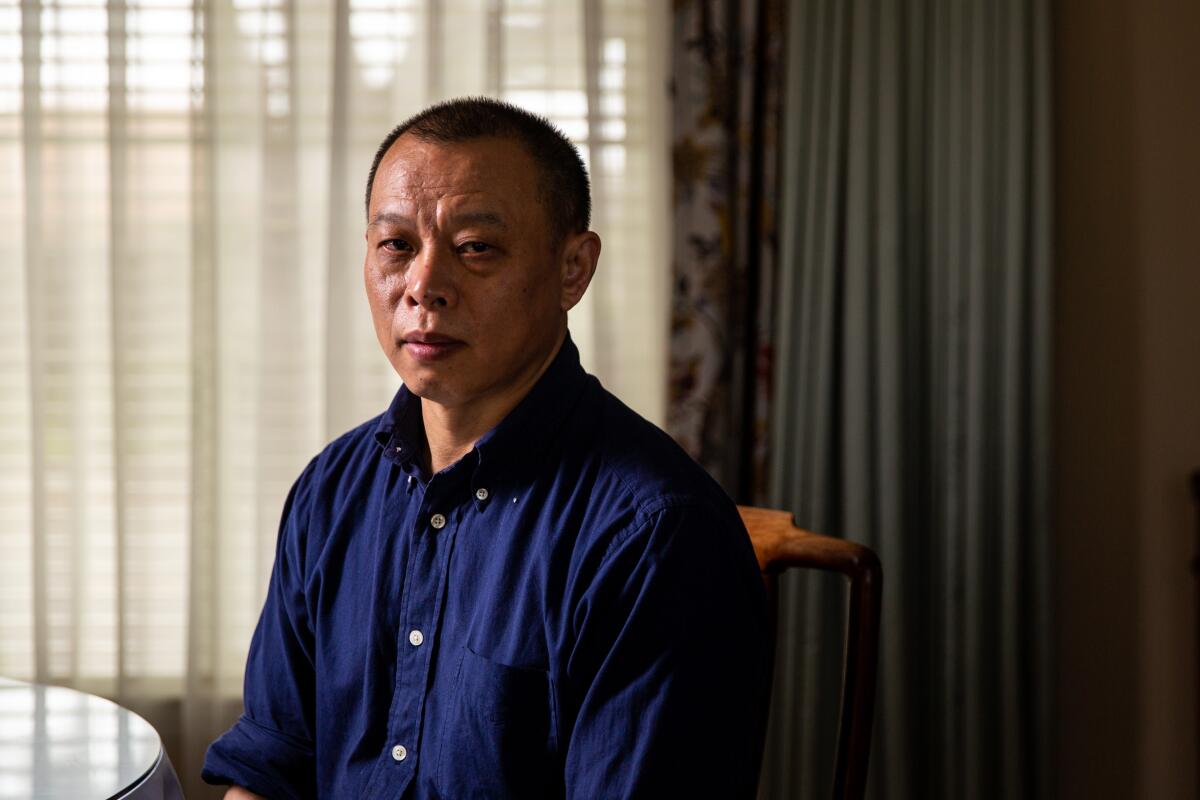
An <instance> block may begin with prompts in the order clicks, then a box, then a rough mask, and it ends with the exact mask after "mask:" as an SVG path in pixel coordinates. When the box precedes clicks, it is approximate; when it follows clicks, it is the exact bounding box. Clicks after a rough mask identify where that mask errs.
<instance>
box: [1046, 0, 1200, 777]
mask: <svg viewBox="0 0 1200 800" xmlns="http://www.w3.org/2000/svg"><path fill="white" fill-rule="evenodd" d="M1054 10H1055V19H1054V40H1053V49H1054V53H1055V71H1056V77H1055V94H1056V103H1055V111H1056V133H1055V144H1056V148H1055V149H1056V154H1055V158H1056V169H1055V182H1056V193H1057V197H1056V215H1057V222H1058V227H1057V258H1056V268H1057V275H1056V280H1055V282H1056V286H1055V289H1056V299H1055V314H1056V324H1055V336H1056V342H1055V365H1054V366H1055V374H1056V382H1055V407H1054V411H1055V429H1056V436H1055V450H1056V473H1055V480H1056V487H1057V488H1056V525H1055V530H1056V531H1057V535H1058V577H1059V591H1058V622H1059V633H1060V636H1059V650H1058V704H1059V731H1058V741H1059V766H1060V775H1059V785H1060V795H1061V796H1062V797H1064V798H1073V797H1089V798H1110V797H1111V798H1127V797H1148V798H1149V797H1153V798H1158V797H1163V798H1180V797H1195V796H1196V791H1197V789H1196V777H1195V776H1196V752H1197V731H1196V722H1195V720H1196V707H1197V675H1198V664H1197V651H1196V631H1197V617H1196V597H1197V595H1196V584H1195V580H1194V579H1193V578H1192V576H1191V575H1190V573H1189V560H1190V559H1191V557H1192V555H1193V553H1194V550H1195V533H1194V531H1195V514H1194V511H1193V509H1192V505H1191V501H1190V498H1189V495H1188V490H1187V484H1186V481H1187V475H1188V473H1189V472H1190V470H1192V469H1195V468H1198V467H1200V3H1196V2H1195V0H1150V2H1134V0H1112V1H1111V2H1108V3H1105V4H1103V5H1101V4H1096V3H1094V2H1088V0H1057V2H1056V3H1055V8H1054Z"/></svg>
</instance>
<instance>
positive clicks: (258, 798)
mask: <svg viewBox="0 0 1200 800" xmlns="http://www.w3.org/2000/svg"><path fill="white" fill-rule="evenodd" d="M225 800H267V798H265V797H263V796H262V795H261V794H255V793H254V792H251V791H249V790H247V789H243V788H242V787H240V786H230V787H229V791H228V792H226V793H225Z"/></svg>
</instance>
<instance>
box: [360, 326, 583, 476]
mask: <svg viewBox="0 0 1200 800" xmlns="http://www.w3.org/2000/svg"><path fill="white" fill-rule="evenodd" d="M586 380H587V373H586V372H584V370H583V367H582V366H581V365H580V363H579V349H578V348H577V347H576V346H575V343H574V342H573V341H572V340H571V334H570V333H568V334H567V335H566V337H565V338H564V339H563V343H562V347H560V348H559V350H558V353H557V354H556V355H555V356H554V359H553V361H551V362H550V366H549V367H547V368H546V371H545V372H544V373H542V376H541V377H540V378H539V379H538V382H537V383H536V384H534V387H533V388H532V389H531V390H530V391H529V393H528V394H527V395H525V397H524V398H523V399H522V400H521V402H520V403H518V404H517V406H516V408H514V409H513V410H512V411H510V412H509V413H508V416H506V417H505V418H504V419H502V420H501V421H500V423H499V424H498V425H496V427H494V428H492V429H491V430H490V431H488V432H487V433H486V434H484V435H483V436H482V437H481V438H480V439H479V441H478V442H476V444H475V452H476V454H477V455H478V458H479V463H480V466H481V467H482V466H483V465H484V464H487V466H488V468H489V471H490V469H491V468H493V467H502V466H504V465H516V464H523V463H537V462H538V461H539V460H540V457H541V455H542V454H543V453H544V452H545V450H546V447H547V446H548V445H549V443H550V442H551V440H552V439H553V438H554V436H555V435H556V434H557V432H558V430H559V429H560V428H561V427H562V423H563V421H564V420H565V419H566V418H567V415H568V414H569V413H570V411H571V409H572V408H574V406H575V404H576V401H577V399H578V397H579V394H580V392H581V391H582V390H583V387H584V385H585V382H586ZM375 440H376V441H377V442H378V443H379V445H380V446H381V447H382V448H383V449H384V451H385V453H386V454H387V456H388V457H389V458H391V459H392V460H393V461H396V462H397V463H400V464H410V463H411V462H412V460H413V458H414V457H415V456H416V455H417V453H418V452H420V450H421V449H422V448H423V447H424V444H425V427H424V423H423V422H422V419H421V399H420V398H419V397H417V396H416V395H414V394H413V393H412V392H411V391H409V389H408V387H407V386H401V387H400V389H399V391H397V392H396V395H395V397H394V398H392V403H391V406H390V407H389V408H388V410H387V411H386V412H385V413H384V414H383V415H382V416H381V417H380V420H379V424H378V425H376V428H375Z"/></svg>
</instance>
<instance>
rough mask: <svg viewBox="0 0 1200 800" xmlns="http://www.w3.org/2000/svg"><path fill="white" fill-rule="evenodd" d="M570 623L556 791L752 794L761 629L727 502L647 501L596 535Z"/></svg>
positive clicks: (745, 555)
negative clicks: (597, 547)
mask: <svg viewBox="0 0 1200 800" xmlns="http://www.w3.org/2000/svg"><path fill="white" fill-rule="evenodd" d="M576 626H577V627H576V629H577V632H578V639H577V643H576V646H575V648H574V652H573V654H572V663H571V673H572V676H571V681H570V682H571V685H572V689H573V691H572V694H574V695H575V696H576V697H577V698H579V700H578V705H577V706H576V707H575V708H574V709H573V711H574V714H573V716H574V719H573V720H572V721H571V731H570V739H569V743H568V746H567V752H566V759H565V761H566V763H565V767H566V770H565V772H566V774H565V779H566V781H565V782H566V790H567V791H566V796H567V797H569V798H590V797H610V798H633V797H668V796H677V797H725V798H752V797H754V794H755V785H756V782H757V775H758V769H759V757H760V754H761V743H762V734H763V730H764V727H765V715H766V697H767V691H768V685H767V683H768V676H769V665H768V658H769V650H770V648H769V642H768V635H769V634H768V628H767V618H766V598H765V594H764V591H763V586H762V580H761V577H760V576H759V573H758V568H757V562H756V561H755V559H754V554H753V551H752V548H751V546H750V542H749V537H748V536H747V534H746V533H745V529H744V528H743V527H742V526H741V524H740V521H739V520H738V518H737V516H736V512H734V511H733V509H732V507H730V509H728V511H727V510H726V509H724V508H711V509H710V508H705V507H700V506H697V505H676V506H667V507H664V508H661V509H659V510H657V511H655V512H653V513H650V514H648V515H646V516H645V517H644V518H643V519H642V521H641V522H640V523H639V524H638V525H637V526H635V527H634V528H632V529H631V530H629V531H628V532H626V534H624V535H622V536H620V537H618V538H617V539H615V540H614V541H613V543H612V545H611V546H610V547H609V550H608V553H607V554H606V555H605V557H604V559H603V562H602V564H601V566H600V568H599V570H598V571H597V574H596V575H595V579H594V581H592V583H591V586H590V588H589V589H588V591H587V593H586V595H585V596H584V597H583V601H582V602H581V603H580V605H579V606H578V608H577V611H576Z"/></svg>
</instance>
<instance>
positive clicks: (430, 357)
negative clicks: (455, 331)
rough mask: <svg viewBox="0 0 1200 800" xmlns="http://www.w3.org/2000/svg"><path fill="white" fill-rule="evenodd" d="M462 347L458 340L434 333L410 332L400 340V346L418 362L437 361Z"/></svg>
mask: <svg viewBox="0 0 1200 800" xmlns="http://www.w3.org/2000/svg"><path fill="white" fill-rule="evenodd" d="M463 345H464V343H463V342H462V341H460V340H458V339H455V338H452V337H450V336H445V335H444V334H440V333H437V332H434V331H410V332H408V333H406V334H404V338H403V339H402V340H401V346H402V347H403V348H404V349H405V350H406V351H408V353H409V354H410V355H412V356H413V358H415V359H417V360H418V361H437V360H438V359H440V358H445V357H446V356H448V355H450V354H451V353H453V352H454V351H456V350H458V348H460V347H462V346H463Z"/></svg>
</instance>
